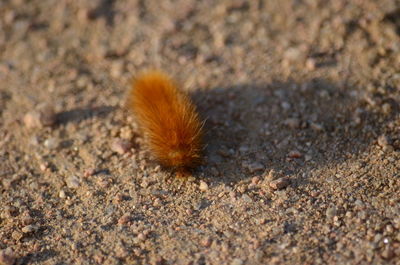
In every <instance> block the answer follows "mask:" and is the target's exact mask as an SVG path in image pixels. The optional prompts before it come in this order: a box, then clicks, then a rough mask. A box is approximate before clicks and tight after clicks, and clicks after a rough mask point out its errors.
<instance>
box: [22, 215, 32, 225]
mask: <svg viewBox="0 0 400 265" xmlns="http://www.w3.org/2000/svg"><path fill="white" fill-rule="evenodd" d="M22 223H23V224H24V225H30V224H32V223H33V218H32V217H31V216H30V215H26V216H24V217H22Z"/></svg>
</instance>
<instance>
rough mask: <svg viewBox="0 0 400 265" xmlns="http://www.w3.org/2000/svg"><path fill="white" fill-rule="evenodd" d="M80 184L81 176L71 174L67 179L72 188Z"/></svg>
mask: <svg viewBox="0 0 400 265" xmlns="http://www.w3.org/2000/svg"><path fill="white" fill-rule="evenodd" d="M79 185H80V181H79V178H78V177H77V176H71V177H69V178H68V179H67V186H68V188H70V189H76V188H78V187H79Z"/></svg>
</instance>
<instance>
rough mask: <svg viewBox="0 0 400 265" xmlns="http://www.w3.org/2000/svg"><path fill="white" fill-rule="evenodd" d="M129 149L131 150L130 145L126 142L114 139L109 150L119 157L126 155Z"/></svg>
mask: <svg viewBox="0 0 400 265" xmlns="http://www.w3.org/2000/svg"><path fill="white" fill-rule="evenodd" d="M131 148H132V143H131V142H130V141H128V140H124V139H115V140H114V141H113V142H112V143H111V150H112V151H114V152H116V153H118V154H120V155H123V154H125V153H127V152H128V151H129V150H130V149H131Z"/></svg>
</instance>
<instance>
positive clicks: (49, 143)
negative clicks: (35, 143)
mask: <svg viewBox="0 0 400 265" xmlns="http://www.w3.org/2000/svg"><path fill="white" fill-rule="evenodd" d="M58 144H59V143H58V139H57V138H54V137H52V138H49V139H46V140H45V141H44V146H45V147H46V148H48V149H50V150H52V149H56V148H57V147H58Z"/></svg>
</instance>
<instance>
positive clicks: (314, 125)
mask: <svg viewBox="0 0 400 265" xmlns="http://www.w3.org/2000/svg"><path fill="white" fill-rule="evenodd" d="M310 127H311V129H313V130H314V131H316V132H322V131H323V130H324V127H323V126H322V125H321V124H319V123H315V122H312V123H311V124H310Z"/></svg>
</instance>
